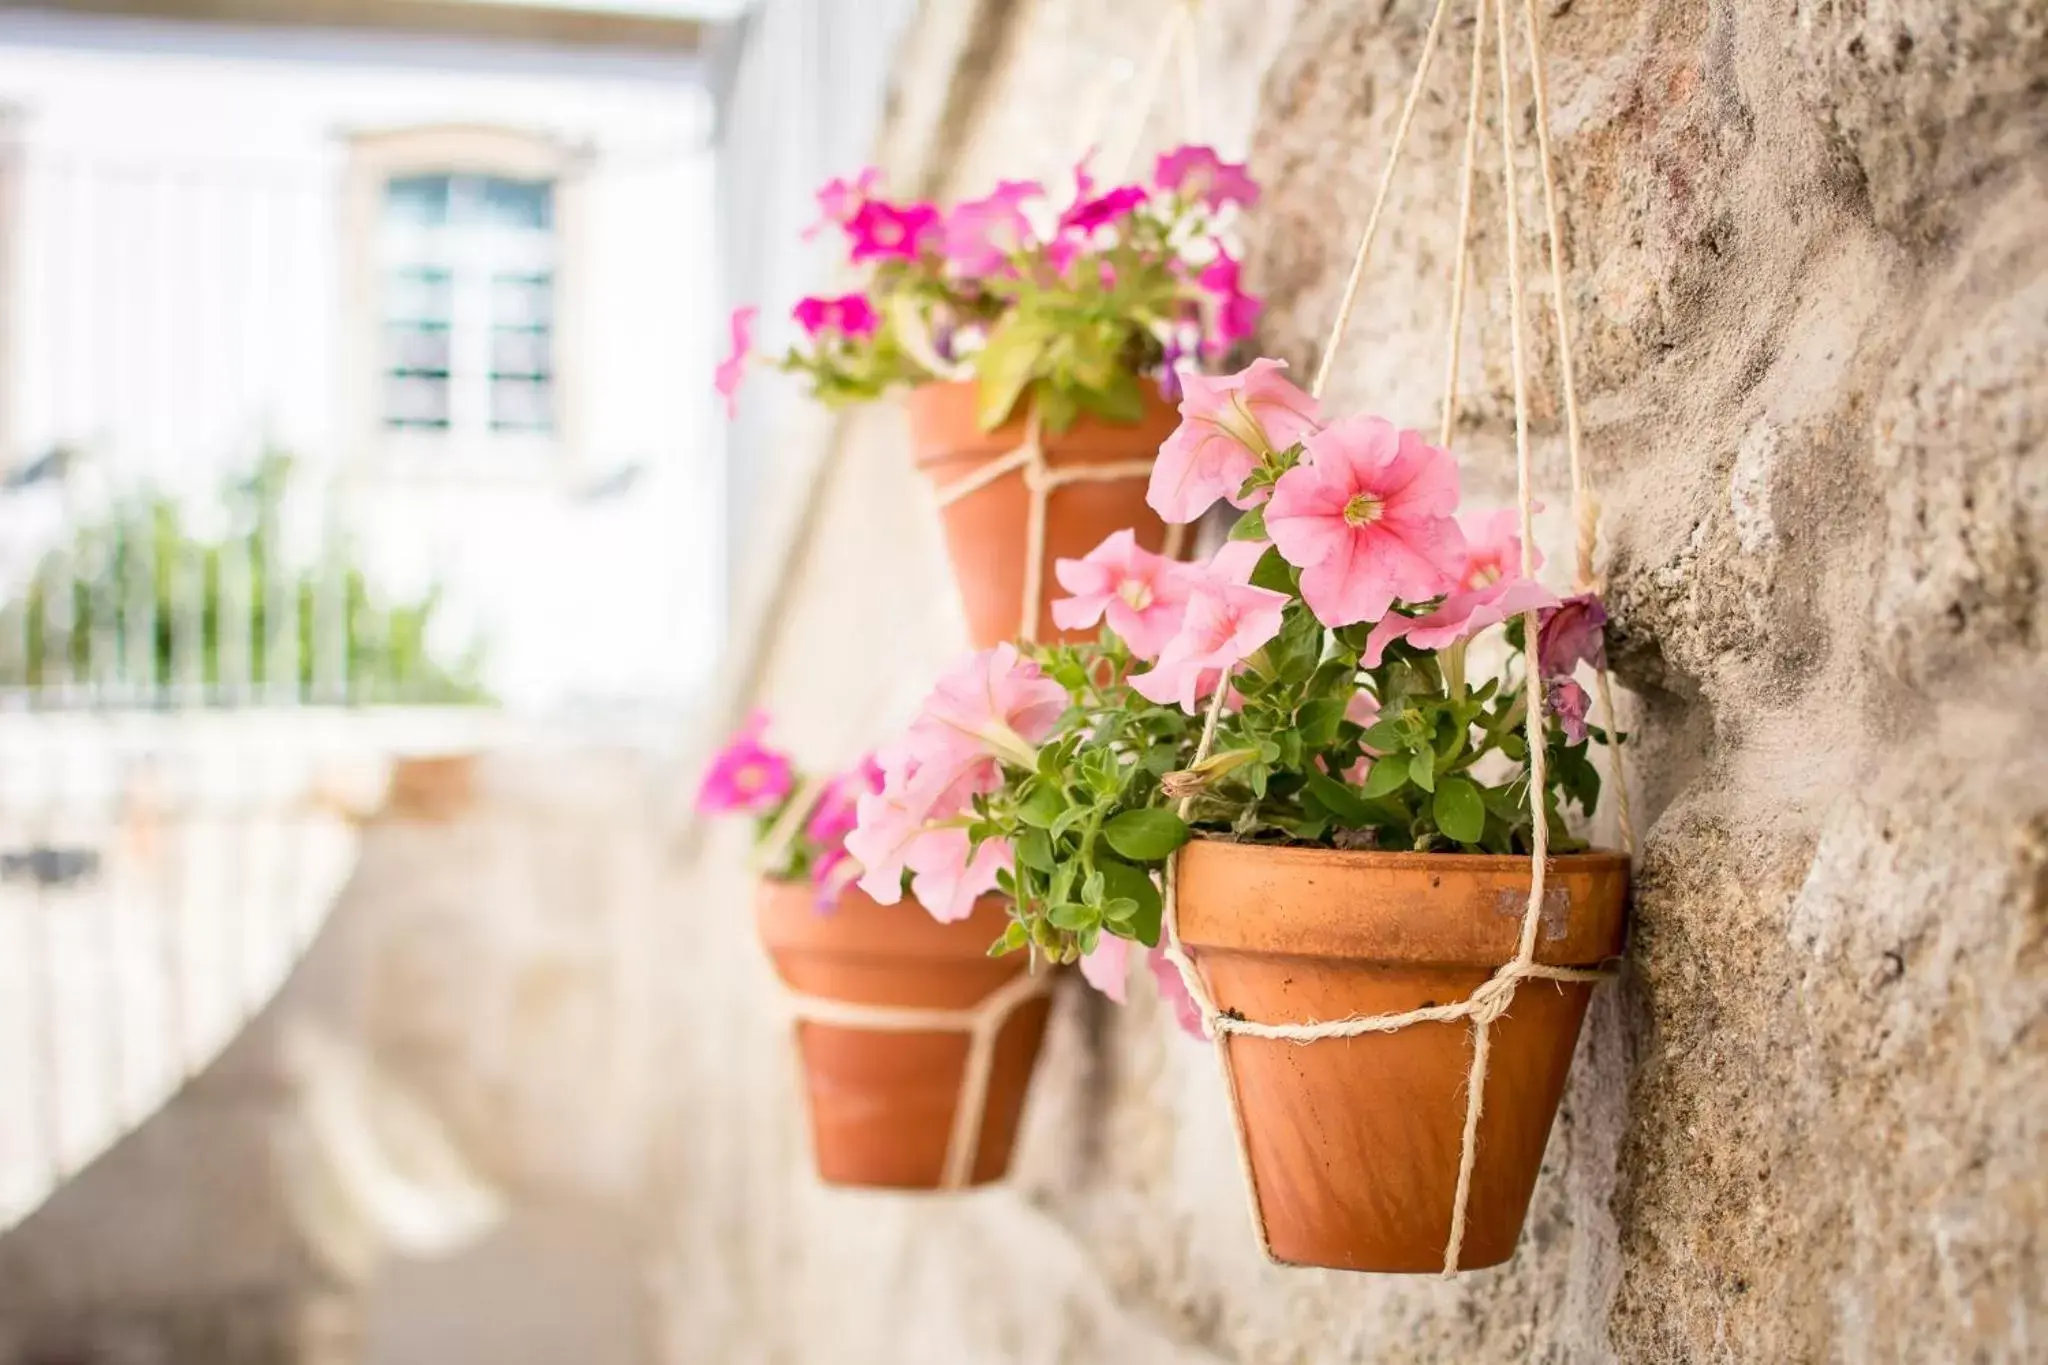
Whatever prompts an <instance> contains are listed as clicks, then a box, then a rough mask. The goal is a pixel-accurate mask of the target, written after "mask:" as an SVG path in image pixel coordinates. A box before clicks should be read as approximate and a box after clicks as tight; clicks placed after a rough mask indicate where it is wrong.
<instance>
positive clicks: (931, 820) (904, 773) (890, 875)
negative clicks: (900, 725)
mask: <svg viewBox="0 0 2048 1365" xmlns="http://www.w3.org/2000/svg"><path fill="white" fill-rule="evenodd" d="M880 761H881V767H882V773H883V782H882V789H881V790H880V791H878V792H867V793H864V794H862V795H861V797H860V798H859V800H858V802H857V803H856V814H855V821H854V828H853V831H852V832H851V833H849V834H848V835H847V836H846V851H847V852H848V853H850V854H852V855H853V856H854V857H855V858H858V859H859V860H860V864H861V877H860V888H861V890H863V891H865V892H867V894H868V895H870V896H872V897H873V898H874V899H875V900H876V901H877V902H878V903H880V904H882V905H894V904H895V903H896V901H897V900H898V899H899V898H900V897H901V896H902V894H903V873H904V870H905V869H906V867H908V866H909V864H910V863H911V861H912V859H913V858H917V857H919V854H918V850H917V845H918V843H919V841H920V840H925V839H929V838H931V837H932V836H934V835H935V834H940V833H943V832H944V830H945V829H946V828H947V827H948V826H947V824H946V822H948V821H951V820H954V819H956V818H957V817H959V816H960V815H961V814H962V813H963V812H964V811H966V810H967V808H968V805H969V803H970V802H971V801H972V799H973V798H974V797H975V796H976V795H978V794H980V793H983V792H988V791H993V790H994V789H995V788H996V787H997V786H998V785H999V784H1000V783H1001V781H1002V773H1001V771H1000V770H999V769H998V768H997V767H996V764H995V763H994V761H993V760H990V759H988V758H986V757H984V756H982V755H980V754H979V753H976V752H974V751H973V750H972V749H971V748H968V749H967V750H966V751H965V752H943V751H942V752H919V749H918V747H917V746H916V745H914V744H912V743H909V742H906V743H904V744H902V745H899V746H896V747H894V748H891V749H888V750H885V751H883V753H882V754H881V755H880Z"/></svg>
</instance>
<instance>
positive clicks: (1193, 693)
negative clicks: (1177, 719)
mask: <svg viewBox="0 0 2048 1365" xmlns="http://www.w3.org/2000/svg"><path fill="white" fill-rule="evenodd" d="M1287 602H1288V597H1287V594H1286V593H1283V592H1270V591H1268V590H1267V589H1265V588H1249V587H1241V586H1239V585H1238V584H1235V583H1226V582H1223V581H1221V580H1220V579H1215V578H1210V577H1207V576H1204V577H1202V578H1198V579H1197V580H1196V581H1195V586H1194V591H1193V593H1192V594H1191V595H1190V596H1189V598H1188V607H1187V616H1186V618H1185V619H1184V620H1183V621H1182V623H1181V628H1180V633H1179V634H1177V635H1175V636H1174V637H1173V638H1172V639H1171V640H1169V641H1167V642H1166V647H1165V648H1164V649H1162V650H1161V651H1160V653H1159V660H1158V662H1157V663H1155V664H1154V665H1153V666H1152V668H1151V669H1150V670H1149V671H1148V672H1144V673H1137V674H1133V675H1132V676H1131V678H1130V685H1131V690H1132V691H1134V692H1136V693H1137V694H1138V695H1139V696H1141V697H1144V698H1145V699H1146V700H1148V701H1152V702H1156V703H1157V704H1158V705H1160V706H1172V705H1174V704H1176V703H1178V704H1179V706H1180V708H1181V709H1182V710H1183V711H1186V712H1187V713H1188V714H1189V715H1194V714H1195V713H1196V711H1197V710H1198V709H1199V706H1200V702H1201V700H1202V698H1204V697H1206V696H1208V695H1209V694H1210V693H1212V692H1214V691H1215V690H1216V686H1217V683H1218V682H1219V681H1220V680H1221V679H1222V677H1223V673H1224V670H1226V669H1230V668H1235V667H1236V666H1237V665H1238V664H1240V663H1242V662H1243V661H1244V660H1245V659H1246V658H1248V657H1249V656H1250V655H1251V654H1252V653H1254V652H1255V651H1256V650H1258V649H1260V648H1261V647H1262V646H1264V645H1265V643H1266V642H1267V641H1268V640H1270V639H1272V638H1273V637H1274V636H1275V635H1278V634H1279V633H1280V614H1281V612H1282V611H1284V610H1285V609H1286V607H1287Z"/></svg>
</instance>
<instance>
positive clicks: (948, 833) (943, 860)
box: [905, 826, 1011, 924]
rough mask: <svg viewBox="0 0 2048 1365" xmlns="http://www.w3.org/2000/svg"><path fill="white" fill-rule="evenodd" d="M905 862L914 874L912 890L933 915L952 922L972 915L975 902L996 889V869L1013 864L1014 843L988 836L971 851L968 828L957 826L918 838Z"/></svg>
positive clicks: (938, 919)
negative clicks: (1011, 853) (1012, 844)
mask: <svg viewBox="0 0 2048 1365" xmlns="http://www.w3.org/2000/svg"><path fill="white" fill-rule="evenodd" d="M905 863H906V865H907V866H908V867H909V868H910V871H911V873H912V874H913V875H912V876H911V879H910V894H911V895H913V896H915V897H916V898H917V903H918V904H919V905H922V906H923V907H924V908H925V913H927V914H929V915H930V916H931V917H932V918H933V919H935V920H937V921H938V922H939V923H941V924H952V923H954V922H956V921H958V920H963V919H966V918H967V917H968V916H969V915H972V914H973V913H974V903H975V902H976V901H977V900H980V899H981V898H982V897H983V896H985V895H987V894H988V893H989V892H991V891H993V890H995V889H996V873H998V872H1000V871H1005V870H1007V869H1008V868H1009V867H1010V866H1011V862H1010V845H1009V842H1008V841H1007V840H1003V839H985V840H983V841H982V842H981V843H980V844H979V845H978V846H975V847H974V848H973V849H972V851H971V852H970V851H969V840H968V837H967V831H966V830H965V829H962V828H960V827H958V826H953V827H950V828H946V829H937V830H933V831H931V832H930V833H928V834H926V835H924V836H923V837H922V838H920V839H918V840H916V841H915V842H914V843H913V844H912V845H911V847H910V850H909V856H908V857H907V858H906V859H905Z"/></svg>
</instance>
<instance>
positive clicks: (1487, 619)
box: [1358, 578, 1557, 668]
mask: <svg viewBox="0 0 2048 1365" xmlns="http://www.w3.org/2000/svg"><path fill="white" fill-rule="evenodd" d="M1556 605H1557V594H1555V593H1553V592H1551V591H1550V589H1548V588H1546V587H1544V586H1543V585H1542V584H1541V583H1538V582H1537V581H1536V580H1534V579H1532V578H1509V579H1503V580H1501V581H1498V582H1495V583H1491V584H1489V585H1487V586H1486V587H1483V588H1479V589H1476V590H1474V591H1471V592H1454V593H1452V594H1451V595H1450V596H1449V597H1446V598H1445V599H1444V600H1443V605H1441V606H1439V607H1438V608H1437V609H1436V610H1435V611H1432V612H1430V613H1428V614H1427V615H1424V616H1402V615H1400V614H1399V613H1398V612H1389V613H1388V614H1387V615H1385V616H1383V617H1381V618H1380V619H1379V622H1378V623H1377V624H1376V625H1374V626H1373V628H1372V630H1371V631H1369V632H1367V634H1366V637H1365V648H1364V649H1363V650H1361V651H1360V652H1359V657H1358V662H1359V666H1360V667H1362V668H1378V667H1379V666H1380V661H1381V660H1382V659H1384V658H1385V657H1386V653H1387V646H1388V645H1390V644H1392V643H1393V642H1394V641H1396V640H1406V641H1407V642H1408V643H1409V644H1411V645H1414V646H1415V647H1416V648H1417V649H1443V648H1444V647H1446V646H1448V645H1454V644H1456V643H1458V642H1459V641H1460V640H1469V639H1471V638H1472V637H1473V636H1474V635H1477V634H1478V633H1479V632H1480V631H1482V630H1485V629H1486V628H1487V627H1488V626H1497V625H1499V624H1500V623H1501V622H1503V621H1509V620H1513V619H1514V618H1515V617H1517V616H1520V615H1521V614H1522V613H1523V612H1529V611H1541V610H1543V609H1545V608H1547V607H1554V606H1556Z"/></svg>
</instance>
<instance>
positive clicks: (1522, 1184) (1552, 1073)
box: [1175, 840, 1628, 1272]
mask: <svg viewBox="0 0 2048 1365" xmlns="http://www.w3.org/2000/svg"><path fill="white" fill-rule="evenodd" d="M1529 871H1530V867H1529V861H1528V859H1526V858H1513V857H1491V856H1485V855H1471V854H1421V853H1370V852H1344V851H1338V850H1333V849H1308V848H1281V847H1273V846H1268V845H1255V844H1238V843H1230V842H1225V841H1221V840H1197V841H1196V842H1194V843H1192V844H1189V845H1188V846H1187V847H1186V848H1185V849H1183V850H1182V851H1181V854H1180V861H1179V863H1178V865H1177V867H1176V869H1175V881H1176V886H1177V897H1178V904H1179V922H1180V932H1181V938H1182V940H1183V942H1184V944H1185V946H1186V947H1187V949H1188V952H1189V955H1190V956H1191V958H1192V959H1193V961H1194V963H1195V966H1196V968H1197V970H1198V971H1199V972H1200V973H1201V975H1202V978H1203V980H1204V982H1205V983H1206V984H1207V986H1208V988H1209V991H1210V994H1211V996H1212V998H1213V999H1214V1000H1215V1002H1216V1007H1217V1009H1218V1010H1219V1011H1224V1012H1235V1013H1236V1014H1238V1015H1240V1016H1242V1017H1243V1018H1246V1019H1251V1020H1256V1021H1258V1022H1261V1023H1268V1024H1304V1023H1311V1022H1317V1021H1327V1020H1338V1019H1345V1018H1353V1017H1359V1016H1366V1015H1379V1014H1395V1013H1400V1012H1402V1011H1406V1010H1412V1009H1418V1008H1422V1007H1424V1006H1427V1005H1441V1004H1448V1003H1451V1002H1454V1001H1459V1000H1463V999H1465V998H1466V997H1468V996H1470V995H1471V994H1472V992H1473V990H1474V989H1475V988H1476V987H1478V986H1479V985H1480V984H1481V983H1482V982H1484V981H1485V980H1486V979H1487V978H1488V977H1489V976H1490V975H1491V974H1492V973H1493V971H1494V969H1495V968H1497V967H1499V966H1500V965H1501V964H1503V963H1505V962H1508V961H1510V960H1512V959H1513V958H1514V956H1515V952H1516V948H1517V945H1518V943H1519V938H1520V933H1521V926H1522V919H1523V912H1524V910H1525V909H1526V907H1527V905H1528V897H1529ZM1627 892H1628V860H1627V859H1626V858H1624V857H1623V856H1622V855H1620V854H1618V853H1589V854H1581V855H1573V856H1560V857H1557V858H1553V859H1552V860H1551V861H1550V864H1549V875H1548V878H1547V880H1546V890H1545V896H1544V910H1543V917H1542V921H1541V928H1540V930H1539V934H1538V939H1537V952H1536V960H1537V961H1538V962H1540V963H1545V964H1549V965H1553V966H1569V967H1591V966H1597V965H1598V964H1599V963H1600V962H1602V961H1603V960H1605V959H1607V958H1610V957H1613V956H1614V955H1616V954H1618V953H1619V952H1620V951H1621V949H1622V940H1623V933H1624V921H1625V908H1624V907H1625V902H1626V899H1627ZM1591 990H1592V985H1591V983H1561V982H1555V981H1546V980H1525V981H1523V982H1522V984H1521V986H1520V988H1519V989H1518V991H1517V992H1516V994H1515V997H1514V1000H1513V1003H1512V1005H1511V1006H1510V1008H1509V1010H1508V1012H1507V1013H1506V1014H1505V1015H1504V1016H1502V1017H1501V1018H1500V1019H1499V1020H1497V1021H1496V1022H1495V1023H1494V1024H1493V1026H1492V1031H1491V1035H1490V1043H1491V1053H1490V1058H1489V1065H1488V1069H1487V1077H1486V1083H1485V1092H1484V1106H1483V1108H1482V1110H1481V1117H1480V1120H1479V1140H1478V1145H1477V1148H1476V1152H1477V1156H1476V1164H1475V1166H1474V1168H1473V1175H1472V1190H1471V1197H1470V1202H1469V1205H1468V1210H1467V1219H1466V1231H1465V1240H1464V1245H1463V1248H1462V1250H1461V1253H1460V1255H1459V1258H1458V1263H1459V1268H1460V1269H1477V1268H1479V1267H1482V1266H1489V1265H1497V1264H1499V1263H1500V1262H1502V1261H1505V1260H1506V1259H1508V1257H1510V1256H1512V1255H1513V1254H1514V1250H1515V1242H1516V1240H1517V1239H1518V1238H1519V1237H1520V1236H1521V1232H1522V1220H1523V1218H1524V1216H1525V1215H1526V1214H1527V1213H1528V1209H1529V1196H1530V1194H1531V1192H1532V1191H1533V1190H1534V1189H1535V1185H1536V1173H1537V1170H1538V1168H1539V1167H1540V1166H1541V1164H1542V1161H1543V1147H1544V1143H1545V1142H1546V1141H1547V1140H1548V1138H1549V1135H1550V1124H1551V1120H1552V1118H1553V1117H1554V1116H1555V1115H1556V1113H1557V1104H1558V1099H1559V1097H1560V1096H1561V1095H1562V1094H1563V1093H1564V1083H1565V1075H1566V1072H1567V1071H1568V1070H1569V1069H1570V1066H1571V1060H1572V1050H1573V1048H1574V1046H1575V1045H1576V1044H1577V1042H1578V1037H1579V1025H1580V1022H1581V1021H1582V1020H1583V1019H1584V1018H1585V1013H1586V1002H1587V998H1588V996H1589V994H1590V993H1591ZM1227 1046H1228V1047H1229V1049H1230V1062H1231V1069H1232V1072H1233V1074H1234V1076H1235V1078H1236V1092H1237V1093H1236V1094H1235V1095H1234V1096H1233V1097H1232V1100H1233V1102H1234V1103H1235V1104H1236V1105H1237V1106H1238V1108H1239V1111H1240V1112H1241V1114H1242V1115H1243V1121H1244V1124H1245V1129H1246V1134H1247V1138H1248V1145H1249V1148H1250V1156H1251V1169H1252V1183H1253V1186H1254V1197H1255V1198H1256V1199H1257V1201H1258V1205H1259V1209H1260V1212H1261V1216H1262V1218H1263V1221H1264V1223H1265V1227H1266V1236H1267V1242H1268V1245H1269V1247H1270V1248H1271V1250H1272V1253H1273V1255H1274V1257H1275V1258H1276V1259H1278V1260H1280V1261H1283V1262H1286V1263H1288V1264H1292V1265H1315V1266H1330V1267H1334V1268H1336V1269H1340V1270H1378V1271H1432V1272H1433V1271H1440V1270H1442V1269H1443V1264H1444V1246H1445V1243H1446V1241H1447V1239H1448V1237H1449V1232H1450V1224H1451V1210H1452V1204H1453V1200H1454V1197H1455V1194H1456V1189H1457V1181H1458V1163H1459V1156H1460V1152H1461V1150H1462V1145H1463V1137H1464V1124H1465V1099H1466V1083H1467V1079H1468V1076H1469V1073H1470V1069H1471V1063H1472V1025H1471V1022H1470V1021H1469V1020H1468V1019H1457V1020H1453V1021H1446V1022H1432V1023H1423V1024H1415V1025H1410V1026H1409V1027H1406V1028H1402V1029H1400V1030H1398V1031H1396V1032H1392V1033H1370V1034H1365V1035H1363V1036H1360V1037H1356V1038H1333V1039H1324V1040H1319V1041H1315V1042H1309V1043H1299V1042H1276V1041H1267V1040H1265V1039H1258V1038H1248V1037H1245V1036H1243V1035H1235V1036H1232V1037H1230V1038H1229V1040H1228V1043H1227Z"/></svg>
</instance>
